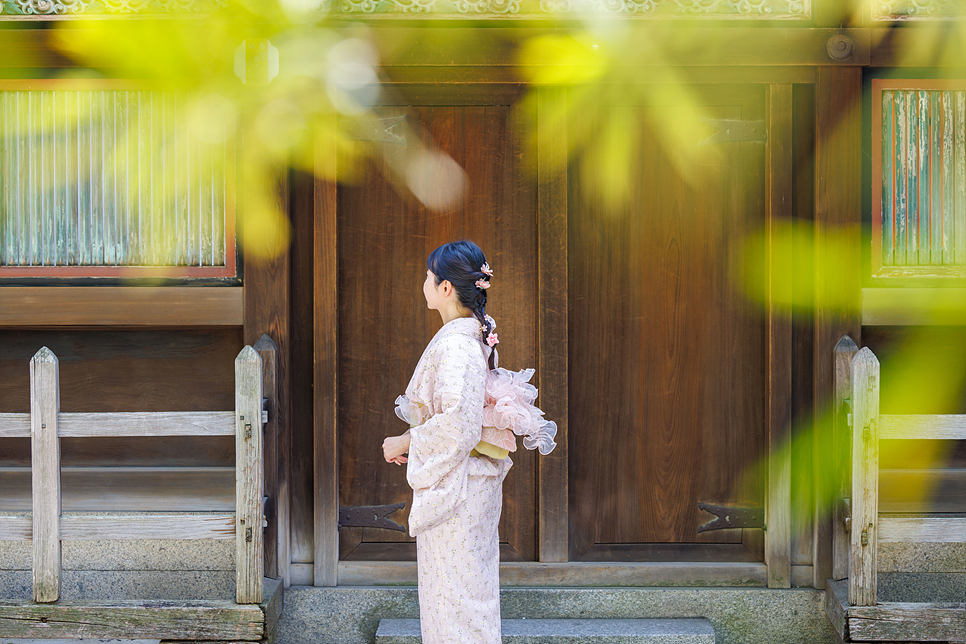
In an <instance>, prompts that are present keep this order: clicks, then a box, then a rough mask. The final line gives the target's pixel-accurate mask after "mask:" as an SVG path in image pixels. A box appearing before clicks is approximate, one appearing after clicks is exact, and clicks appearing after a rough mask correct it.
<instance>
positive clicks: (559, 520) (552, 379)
mask: <svg viewBox="0 0 966 644" xmlns="http://www.w3.org/2000/svg"><path fill="white" fill-rule="evenodd" d="M566 100H567V95H566V92H565V90H561V89H556V88H555V89H551V88H543V87H542V88H538V89H537V159H536V164H537V213H536V216H537V275H538V280H539V288H538V289H537V292H538V297H539V299H540V301H539V304H538V306H537V310H538V311H539V313H538V322H537V325H538V338H539V341H538V357H537V364H538V365H539V373H540V400H541V403H540V405H541V406H542V408H543V410H544V411H545V412H546V414H547V418H550V419H552V420H554V421H555V422H556V423H557V437H556V442H557V447H556V448H554V451H553V452H552V453H551V454H549V455H547V456H540V457H538V459H537V467H538V470H537V485H538V508H539V516H538V532H537V552H538V555H537V556H538V559H539V560H540V561H542V562H547V563H549V562H565V561H567V559H568V556H569V546H568V543H569V535H570V520H569V516H570V515H569V505H568V504H569V495H568V492H567V489H568V488H567V481H568V477H569V472H568V467H567V463H568V458H567V450H568V443H567V432H568V426H567V417H568V415H569V407H568V396H569V390H568V377H569V367H568V359H569V355H568V349H567V347H568V344H567V343H568V335H567V328H568V327H567V324H568V315H569V313H568V306H567V277H568V273H567V264H568V261H567V252H568V242H567V189H568V185H567V132H566V129H565V128H566V124H565V122H564V121H563V120H562V119H558V120H557V121H558V122H556V123H553V124H551V121H550V114H553V113H555V112H556V110H557V109H559V106H560V103H561V102H562V101H566Z"/></svg>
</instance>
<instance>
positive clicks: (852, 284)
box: [812, 66, 862, 588]
mask: <svg viewBox="0 0 966 644" xmlns="http://www.w3.org/2000/svg"><path fill="white" fill-rule="evenodd" d="M861 106H862V72H861V70H860V69H858V68H834V67H825V66H823V67H819V68H818V69H817V72H816V79H815V180H814V186H815V200H814V201H815V221H814V229H813V230H814V243H815V246H814V252H815V255H814V257H815V269H814V270H815V276H814V279H815V290H814V294H815V309H814V311H815V313H814V315H815V318H814V324H813V329H814V342H813V345H812V346H813V351H814V353H813V359H812V364H813V367H812V370H813V371H812V373H813V375H812V379H813V380H812V391H813V396H814V411H813V417H814V418H815V419H816V420H815V422H816V423H818V426H817V429H816V436H817V437H829V436H831V437H832V440H833V441H835V445H840V444H841V443H840V441H839V438H838V436H840V433H839V429H840V428H841V427H842V425H841V424H840V425H837V426H832V427H829V426H828V423H835V422H841V418H843V417H842V416H840V415H839V414H838V412H836V411H835V410H833V413H831V414H830V413H829V409H828V407H829V405H830V404H833V405H834V404H835V387H836V384H835V373H836V369H838V368H841V365H839V366H838V367H837V366H836V358H835V354H834V353H833V352H832V351H831V350H830V348H831V347H834V346H835V345H836V343H837V342H838V341H839V339H840V338H842V337H843V336H849V337H850V338H852V340H853V341H854V342H855V343H857V344H861V331H862V326H861V324H860V320H859V297H860V290H861V286H862V277H861V276H862V272H861V271H862V235H861V231H862V199H861V197H862V112H861ZM833 242H834V243H833ZM843 248H845V249H849V251H848V252H847V253H843V252H842V250H841V249H843ZM846 397H848V396H846ZM836 419H839V420H836ZM846 442H847V441H846ZM830 449H831V446H829V445H827V444H825V445H821V444H817V445H816V459H817V460H816V466H815V469H814V472H815V473H816V475H817V477H821V476H823V475H826V476H827V475H829V474H832V475H834V464H833V462H832V460H833V459H832V455H829V454H828V452H829V451H830ZM836 449H838V448H836ZM842 453H843V452H836V454H842ZM844 453H845V454H848V452H847V451H845V452H844ZM816 481H819V486H821V484H822V483H824V482H827V481H820V480H819V479H818V478H816ZM830 487H833V488H834V482H833V484H832V486H830ZM845 496H848V494H846V495H845ZM816 498H817V499H818V500H819V502H821V503H822V505H817V506H816V525H821V523H820V522H821V521H824V520H825V519H826V518H827V517H828V514H829V512H833V513H834V512H835V510H833V509H832V508H830V507H828V503H829V501H828V497H827V496H826V495H816ZM841 509H842V508H841V507H839V508H838V509H837V511H841ZM840 518H841V517H840ZM836 529H838V528H837V527H834V526H833V530H832V531H827V530H826V531H824V532H823V533H822V534H819V533H816V539H815V543H814V547H815V553H816V557H817V559H816V562H821V561H822V557H827V556H828V555H827V554H824V553H828V552H829V551H830V550H832V546H831V545H830V544H829V543H828V540H830V539H834V538H835V537H834V534H835V532H834V530H836ZM840 536H841V535H840ZM833 557H834V555H833ZM833 567H834V563H833ZM827 573H828V567H827V565H826V564H820V563H819V564H817V565H816V579H815V584H816V588H820V587H821V586H822V585H823V584H824V582H825V579H822V576H824V575H825V574H827ZM839 573H841V574H842V575H843V576H844V574H845V573H844V572H842V571H839V572H838V573H836V572H835V571H833V573H832V576H833V577H836V578H837V577H838V576H839Z"/></svg>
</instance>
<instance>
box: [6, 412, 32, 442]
mask: <svg viewBox="0 0 966 644" xmlns="http://www.w3.org/2000/svg"><path fill="white" fill-rule="evenodd" d="M0 438H30V414H0Z"/></svg>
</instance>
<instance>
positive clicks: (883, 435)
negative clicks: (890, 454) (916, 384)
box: [879, 414, 966, 441]
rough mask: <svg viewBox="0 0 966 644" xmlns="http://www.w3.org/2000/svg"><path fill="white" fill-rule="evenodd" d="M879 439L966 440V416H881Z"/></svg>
mask: <svg viewBox="0 0 966 644" xmlns="http://www.w3.org/2000/svg"><path fill="white" fill-rule="evenodd" d="M879 439H880V440H888V439H893V440H894V439H910V440H954V441H961V440H966V415H964V414H933V415H921V416H917V415H907V416H895V415H892V414H882V415H881V416H879Z"/></svg>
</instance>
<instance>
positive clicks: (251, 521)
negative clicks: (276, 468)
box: [235, 345, 265, 604]
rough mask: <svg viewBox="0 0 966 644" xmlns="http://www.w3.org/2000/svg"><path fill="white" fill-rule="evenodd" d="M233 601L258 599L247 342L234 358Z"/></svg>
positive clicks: (255, 383) (256, 471) (256, 396)
mask: <svg viewBox="0 0 966 644" xmlns="http://www.w3.org/2000/svg"><path fill="white" fill-rule="evenodd" d="M235 413H236V425H235V432H236V433H235V471H236V475H235V515H236V517H237V521H238V524H237V525H238V529H237V530H236V533H235V553H236V554H235V585H236V588H235V601H236V602H238V603H239V604H258V603H261V601H262V577H263V570H264V556H265V553H264V551H263V548H264V546H263V534H262V498H263V491H264V489H265V482H264V473H263V471H262V440H263V438H262V359H261V357H260V356H259V355H258V353H256V352H255V349H253V348H252V347H251V346H250V345H249V346H246V347H245V348H243V349H242V350H241V352H240V353H239V354H238V358H236V359H235Z"/></svg>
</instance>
